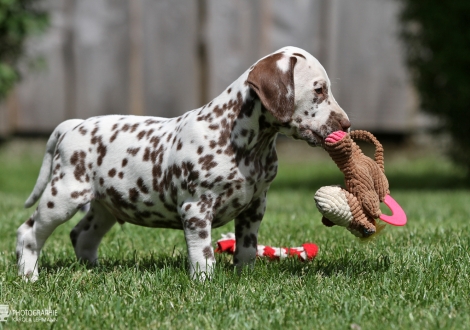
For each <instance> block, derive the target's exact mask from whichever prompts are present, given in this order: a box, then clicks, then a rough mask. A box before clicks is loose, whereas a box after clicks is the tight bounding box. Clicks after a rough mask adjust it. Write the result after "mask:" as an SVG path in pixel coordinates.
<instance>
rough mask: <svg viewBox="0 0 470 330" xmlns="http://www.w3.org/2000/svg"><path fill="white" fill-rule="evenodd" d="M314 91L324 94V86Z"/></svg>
mask: <svg viewBox="0 0 470 330" xmlns="http://www.w3.org/2000/svg"><path fill="white" fill-rule="evenodd" d="M314 91H315V93H317V94H323V88H322V87H320V88H315V89H314Z"/></svg>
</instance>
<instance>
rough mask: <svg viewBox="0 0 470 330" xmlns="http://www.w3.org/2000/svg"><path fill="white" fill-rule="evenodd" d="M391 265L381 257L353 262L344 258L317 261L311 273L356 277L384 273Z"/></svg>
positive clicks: (383, 256) (385, 257) (386, 259)
mask: <svg viewBox="0 0 470 330" xmlns="http://www.w3.org/2000/svg"><path fill="white" fill-rule="evenodd" d="M390 265H391V261H390V258H389V257H388V256H385V255H381V256H379V257H377V258H374V259H373V258H368V259H364V260H354V259H351V258H348V257H346V256H344V257H340V258H338V259H328V260H321V261H320V260H319V261H318V262H316V263H315V264H314V265H313V269H312V270H313V272H314V273H316V274H321V275H323V276H327V277H329V276H334V275H339V274H342V275H347V276H357V275H360V274H364V273H375V272H386V271H387V270H388V269H389V268H390Z"/></svg>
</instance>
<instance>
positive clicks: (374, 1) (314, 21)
mask: <svg viewBox="0 0 470 330" xmlns="http://www.w3.org/2000/svg"><path fill="white" fill-rule="evenodd" d="M46 4H47V6H48V8H50V13H51V27H50V29H49V31H48V32H47V33H46V34H45V35H43V36H41V37H38V38H33V39H31V40H30V41H29V42H28V50H29V53H30V55H31V57H37V56H41V57H42V58H43V59H44V62H45V64H46V65H45V68H44V69H42V70H36V71H28V73H27V74H26V75H25V77H24V80H23V81H22V82H21V83H20V84H19V85H18V86H17V87H16V88H15V90H14V91H13V92H12V93H11V94H10V96H9V97H8V99H7V100H6V101H5V102H4V103H3V104H2V105H0V135H6V134H9V133H14V132H26V133H28V132H35V133H37V132H50V131H51V130H52V129H53V128H54V127H55V126H56V125H57V124H58V123H59V122H61V121H63V120H65V119H67V118H75V117H79V118H86V117H90V116H95V115H103V114H113V113H119V114H138V115H141V114H145V115H154V116H164V117H171V116H176V115H179V114H182V113H184V112H185V111H187V110H190V109H194V108H197V107H199V106H201V105H203V104H204V103H206V102H207V101H208V100H210V99H211V98H213V97H215V96H217V95H218V94H219V93H220V92H222V91H223V90H224V89H225V87H226V86H228V85H229V84H230V83H231V82H232V81H233V80H234V79H236V78H237V77H238V76H239V75H240V74H242V73H243V72H244V71H245V70H246V69H247V68H248V67H249V66H251V65H252V64H253V63H254V62H255V61H256V60H257V59H259V58H260V57H262V56H264V55H266V54H268V53H270V52H272V51H274V50H276V49H278V48H281V47H283V46H287V45H292V46H298V47H301V48H304V49H305V50H307V51H309V52H311V53H312V54H313V55H314V56H316V57H317V58H318V59H319V60H320V61H321V62H322V63H323V65H324V66H325V68H326V70H327V72H328V74H329V77H330V79H331V81H332V84H333V87H332V88H333V93H334V95H335V98H336V100H337V101H338V102H339V104H340V105H341V106H342V107H343V108H344V109H345V110H346V112H347V113H348V114H349V115H350V117H351V119H352V122H353V125H354V128H364V129H369V130H373V131H376V132H379V131H380V132H398V133H400V132H408V131H409V130H411V129H413V128H414V127H416V125H417V124H418V119H417V118H418V117H417V112H416V110H415V109H416V106H415V103H416V102H415V98H414V96H413V90H412V88H411V87H410V84H409V79H408V76H407V72H406V69H405V67H404V64H403V59H402V48H401V44H400V42H399V41H398V39H397V27H398V23H397V19H396V16H397V13H398V10H399V3H398V2H397V1H396V0H347V1H345V0H257V1H253V0H46Z"/></svg>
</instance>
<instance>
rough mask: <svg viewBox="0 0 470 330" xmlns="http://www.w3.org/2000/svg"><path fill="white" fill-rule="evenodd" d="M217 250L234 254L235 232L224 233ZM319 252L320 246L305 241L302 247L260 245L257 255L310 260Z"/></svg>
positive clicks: (271, 257) (275, 258) (274, 258)
mask: <svg viewBox="0 0 470 330" xmlns="http://www.w3.org/2000/svg"><path fill="white" fill-rule="evenodd" d="M215 252H218V253H229V254H233V253H234V252H235V234H234V233H228V234H225V235H224V234H222V238H221V239H219V240H218V241H217V248H216V250H215ZM317 253H318V246H317V245H316V244H313V243H305V244H302V246H301V247H292V248H281V247H271V246H265V245H258V248H257V252H256V255H257V256H258V257H268V258H270V259H273V260H278V259H283V258H286V257H295V256H297V257H298V258H299V259H300V260H301V261H308V260H312V259H313V258H315V257H316V255H317Z"/></svg>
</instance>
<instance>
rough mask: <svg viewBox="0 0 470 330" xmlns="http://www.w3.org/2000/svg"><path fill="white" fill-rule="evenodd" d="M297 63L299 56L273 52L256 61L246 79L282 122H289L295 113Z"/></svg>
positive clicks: (269, 109)
mask: <svg viewBox="0 0 470 330" xmlns="http://www.w3.org/2000/svg"><path fill="white" fill-rule="evenodd" d="M295 63H297V58H296V57H294V56H292V57H288V56H286V55H283V54H281V53H277V54H273V55H271V56H268V57H266V58H264V59H262V60H260V61H259V62H258V63H256V65H255V66H254V68H253V70H251V71H250V73H249V74H248V79H247V81H246V82H247V83H248V85H249V86H250V87H251V89H253V90H254V91H255V92H256V94H257V95H258V97H259V99H260V101H261V103H262V104H263V106H264V107H265V108H266V109H268V111H270V112H271V113H272V114H273V115H274V117H275V118H276V119H277V120H279V121H280V122H281V123H287V122H289V121H290V120H291V118H292V114H293V113H294V107H295V88H294V66H295Z"/></svg>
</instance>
